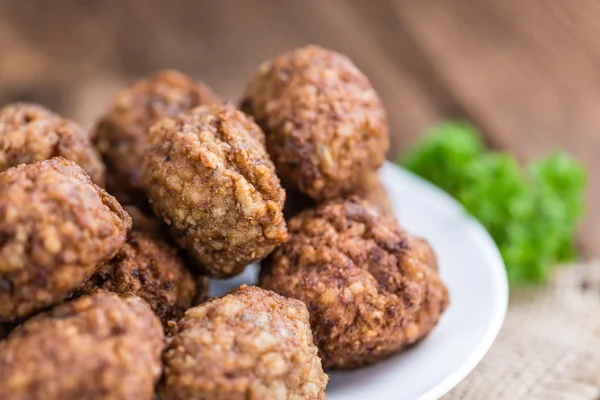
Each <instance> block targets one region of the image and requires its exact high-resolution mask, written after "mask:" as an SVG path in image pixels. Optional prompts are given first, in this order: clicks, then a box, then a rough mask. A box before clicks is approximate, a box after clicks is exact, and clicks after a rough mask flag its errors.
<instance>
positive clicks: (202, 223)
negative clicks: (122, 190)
mask: <svg viewBox="0 0 600 400" xmlns="http://www.w3.org/2000/svg"><path fill="white" fill-rule="evenodd" d="M262 136H263V133H262V132H261V130H260V128H259V127H258V126H257V125H256V124H254V123H253V122H252V120H250V119H249V118H248V117H246V116H245V115H244V114H243V113H242V112H240V111H238V110H236V109H235V108H234V107H233V106H231V105H229V104H224V105H213V106H201V107H198V108H195V109H194V110H192V111H190V112H189V113H187V114H182V115H180V116H178V117H175V118H173V119H165V120H162V121H161V122H159V123H157V124H156V125H154V126H153V127H152V128H151V129H150V136H149V146H148V148H147V149H146V153H145V154H144V162H143V172H144V184H145V187H146V191H147V193H148V196H149V198H150V200H151V202H152V205H153V207H154V210H155V212H156V214H157V215H158V216H162V218H163V219H164V221H165V222H166V223H167V224H168V225H170V227H171V232H172V236H173V239H174V240H175V242H177V243H178V244H179V245H180V246H182V247H183V248H185V249H187V250H188V251H189V253H190V254H191V255H192V256H193V257H194V258H195V259H196V260H197V261H199V262H200V263H201V265H202V267H203V268H204V269H205V271H206V272H207V273H208V274H209V275H210V276H212V277H218V278H219V277H230V276H233V275H236V274H238V273H240V272H241V271H242V270H243V269H244V267H245V266H246V265H247V264H249V263H251V262H253V261H257V260H260V259H262V258H264V257H265V256H266V255H267V254H269V253H270V252H271V251H272V250H273V249H274V248H275V246H276V245H278V244H280V243H282V242H284V241H285V240H286V238H287V229H286V226H285V220H284V218H283V212H282V208H283V203H284V201H285V191H284V190H283V189H282V188H281V185H280V183H279V178H278V177H277V175H276V174H275V167H274V166H273V163H272V162H271V160H270V159H269V156H268V154H267V153H266V150H265V148H264V146H263V144H262V143H261V141H260V138H261V137H262Z"/></svg>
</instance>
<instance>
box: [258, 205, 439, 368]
mask: <svg viewBox="0 0 600 400" xmlns="http://www.w3.org/2000/svg"><path fill="white" fill-rule="evenodd" d="M289 230H290V238H289V240H288V241H287V242H286V243H285V244H284V245H283V246H281V247H280V248H278V249H277V250H276V251H275V252H274V253H273V254H272V255H271V256H270V257H269V258H267V259H266V260H265V261H264V262H263V268H262V270H261V274H260V285H261V286H262V287H264V288H266V289H270V290H273V291H275V292H277V293H279V294H281V295H283V296H288V297H293V298H297V299H299V300H301V301H303V302H304V303H305V304H306V306H307V307H308V310H309V311H310V317H311V318H310V321H311V327H312V329H313V332H314V339H315V344H316V345H317V347H319V350H320V355H321V358H322V360H323V366H324V367H326V368H353V367H358V366H361V365H364V364H369V363H373V362H376V361H378V360H379V359H381V358H383V357H385V356H387V355H390V354H392V353H394V352H397V351H399V350H401V349H403V348H404V347H406V346H407V345H410V344H412V343H414V342H415V341H417V340H419V339H420V338H422V337H423V336H425V335H426V334H427V333H428V331H429V330H431V329H432V328H433V326H435V324H436V323H437V321H438V319H439V317H440V314H441V313H442V312H443V311H444V309H445V308H446V306H447V305H448V293H447V290H446V288H445V286H444V285H443V283H442V282H441V281H440V279H439V276H438V274H437V272H436V271H435V270H434V269H433V268H430V266H428V265H425V264H424V262H423V257H421V255H422V252H420V251H415V249H414V248H413V246H412V240H411V238H410V237H409V236H408V235H407V234H406V233H405V232H403V231H402V230H401V229H400V228H399V227H398V225H397V224H396V222H395V221H393V220H392V219H390V218H388V217H386V216H385V215H383V214H381V213H379V212H378V211H377V209H376V208H375V207H373V206H372V205H370V203H368V202H367V201H365V200H361V199H359V198H358V197H352V198H350V199H347V200H334V201H329V202H326V203H324V204H323V205H320V206H319V207H317V208H316V209H313V210H307V211H304V212H302V213H301V214H299V215H297V216H296V217H294V218H292V219H291V220H290V221H289Z"/></svg>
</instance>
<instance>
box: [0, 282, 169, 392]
mask: <svg viewBox="0 0 600 400" xmlns="http://www.w3.org/2000/svg"><path fill="white" fill-rule="evenodd" d="M163 341H164V335H163V331H162V329H161V326H160V322H159V321H158V318H156V316H155V315H154V314H153V313H152V311H151V310H150V308H148V305H147V304H145V302H144V301H143V300H141V299H140V298H138V297H135V296H130V297H119V296H118V295H116V294H114V293H97V294H95V295H93V296H86V297H81V298H79V299H77V300H74V301H71V302H68V303H64V304H61V305H59V306H57V307H56V308H54V309H52V310H51V311H49V312H46V313H43V314H40V315H37V316H35V317H33V318H31V319H29V320H28V321H26V322H25V323H24V324H23V325H21V326H19V327H17V328H16V329H15V330H14V331H13V332H12V333H11V334H10V336H9V337H8V338H7V339H6V340H4V341H3V342H0V398H1V399H7V400H8V399H11V400H35V399H45V400H55V399H56V400H64V399H86V400H94V399H98V400H100V399H102V400H144V399H147V400H151V399H152V398H153V395H154V385H155V383H156V381H157V380H158V378H159V377H160V373H161V361H160V356H161V350H162V347H163Z"/></svg>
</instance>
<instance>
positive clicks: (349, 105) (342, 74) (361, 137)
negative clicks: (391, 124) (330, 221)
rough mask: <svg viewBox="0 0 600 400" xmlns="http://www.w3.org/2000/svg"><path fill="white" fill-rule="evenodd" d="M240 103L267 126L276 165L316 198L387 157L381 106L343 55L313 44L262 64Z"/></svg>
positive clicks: (338, 192)
mask: <svg viewBox="0 0 600 400" xmlns="http://www.w3.org/2000/svg"><path fill="white" fill-rule="evenodd" d="M241 104H242V110H243V111H245V112H247V113H248V114H250V115H252V116H254V117H255V118H256V121H257V122H258V124H259V125H260V126H261V127H262V129H263V130H264V132H265V135H266V140H267V148H268V150H269V154H271V157H272V158H273V162H274V163H275V165H276V167H277V172H278V173H279V174H280V176H281V178H282V180H283V181H284V183H285V184H286V186H287V185H294V186H296V187H297V188H298V189H300V191H302V192H304V193H306V194H308V195H309V196H310V197H312V198H314V199H315V200H325V199H331V198H335V197H340V196H344V195H347V194H349V193H351V192H352V191H353V189H354V188H355V187H356V186H357V185H358V184H359V177H360V176H361V174H362V173H363V171H365V170H375V169H377V168H378V167H379V166H380V165H381V164H382V163H383V161H384V159H385V153H386V151H387V150H388V147H389V137H388V136H389V135H388V126H387V118H386V114H385V110H384V109H383V106H382V104H381V101H380V99H379V97H378V96H377V93H375V90H373V88H372V86H371V83H370V82H369V80H368V79H367V78H366V77H365V76H364V75H363V73H362V72H360V71H359V70H358V68H356V66H355V65H354V64H353V63H352V61H350V60H349V59H348V58H347V57H345V56H343V55H341V54H338V53H336V52H334V51H331V50H326V49H323V48H321V47H318V46H307V47H303V48H299V49H297V50H295V51H292V52H289V53H284V54H281V55H279V56H277V57H275V58H274V59H273V60H271V61H267V62H265V63H263V64H262V65H261V66H260V67H259V68H258V72H257V73H256V75H255V76H254V78H253V79H252V81H251V82H250V84H249V85H248V88H247V89H246V93H245V95H244V99H243V100H242V103H241Z"/></svg>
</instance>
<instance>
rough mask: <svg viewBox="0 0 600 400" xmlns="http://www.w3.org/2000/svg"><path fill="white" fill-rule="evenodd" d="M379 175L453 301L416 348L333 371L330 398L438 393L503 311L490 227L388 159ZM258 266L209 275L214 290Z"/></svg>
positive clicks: (457, 377) (462, 370)
mask: <svg viewBox="0 0 600 400" xmlns="http://www.w3.org/2000/svg"><path fill="white" fill-rule="evenodd" d="M381 178H382V181H383V183H384V185H385V187H386V189H387V191H388V195H389V197H390V199H391V201H392V203H393V206H394V210H395V211H396V215H397V217H398V220H399V221H400V223H401V224H402V225H403V226H404V227H406V228H407V229H408V230H409V231H411V232H413V233H415V234H417V235H419V236H422V237H424V238H426V239H427V240H428V241H429V242H430V243H431V245H432V246H433V248H434V249H435V251H436V253H437V255H438V259H439V265H440V273H441V276H442V279H443V281H444V282H445V283H446V285H447V286H448V289H449V291H450V299H451V304H450V307H449V308H448V310H447V311H446V312H445V313H444V315H443V316H442V319H441V321H440V323H439V325H438V326H437V327H436V328H435V329H434V330H433V332H432V333H431V334H430V335H429V336H428V337H427V338H426V339H425V340H424V341H423V342H421V343H420V344H418V345H417V346H415V347H414V348H412V349H410V350H408V351H405V352H403V353H400V354H397V355H395V356H393V357H390V358H388V359H386V360H383V361H382V362H380V363H378V364H375V365H372V366H369V367H364V368H361V369H357V370H354V371H344V372H332V373H330V377H331V380H330V382H329V384H328V386H327V398H328V399H329V400H364V399H381V400H383V399H394V400H398V399H409V400H413V399H437V398H439V397H441V396H442V395H443V394H445V393H446V392H448V391H449V390H450V389H452V388H453V387H454V386H456V384H458V383H459V382H460V381H461V380H462V379H463V378H464V377H465V376H467V374H468V373H469V372H470V371H471V370H472V369H473V368H474V367H475V366H476V365H477V363H478V362H479V361H480V360H481V359H482V358H483V356H484V355H485V353H486V352H487V351H488V349H489V348H490V346H491V345H492V342H493V341H494V339H495V338H496V335H497V334H498V331H499V330H500V327H501V325H502V321H503V320H504V315H505V314H506V307H507V303H508V282H507V279H506V272H505V269H504V264H503V262H502V258H501V257H500V253H499V252H498V249H497V248H496V245H495V244H494V242H493V240H492V239H491V238H490V236H489V235H488V233H487V231H486V230H485V229H484V228H483V227H482V226H481V225H480V224H479V223H478V222H477V221H475V220H474V219H472V218H471V217H469V216H468V215H467V214H466V213H465V212H464V210H463V209H462V208H461V206H460V205H459V204H458V203H457V202H456V201H455V200H454V199H452V198H451V197H450V196H448V195H447V194H446V193H444V192H442V191H441V190H439V189H437V188H436V187H434V186H432V185H431V184H429V183H427V182H426V181H424V180H422V179H421V178H418V177H416V176H414V175H413V174H411V173H409V172H406V171H405V170H402V169H401V168H399V167H397V166H395V165H394V164H391V163H387V164H386V165H385V166H384V167H383V168H382V169H381ZM257 273H258V271H257V267H256V266H251V267H249V268H248V269H247V270H246V271H245V272H244V274H242V275H241V276H239V277H236V278H234V279H231V280H229V281H212V282H211V284H212V290H211V294H212V295H222V294H224V293H225V292H226V291H227V290H229V289H232V288H235V287H237V286H239V285H240V284H242V283H248V284H254V283H256V276H257Z"/></svg>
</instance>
